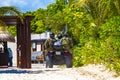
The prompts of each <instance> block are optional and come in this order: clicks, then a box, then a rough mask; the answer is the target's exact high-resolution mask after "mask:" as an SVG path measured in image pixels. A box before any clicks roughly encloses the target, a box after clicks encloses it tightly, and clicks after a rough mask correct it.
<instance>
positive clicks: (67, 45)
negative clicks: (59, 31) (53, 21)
mask: <svg viewBox="0 0 120 80" xmlns="http://www.w3.org/2000/svg"><path fill="white" fill-rule="evenodd" d="M61 43H62V45H63V49H64V50H66V51H69V52H70V53H71V54H73V50H72V47H73V43H72V39H71V38H69V37H68V33H67V32H65V33H64V34H63V37H62V39H61Z"/></svg>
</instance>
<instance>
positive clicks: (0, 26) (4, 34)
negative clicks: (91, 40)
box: [0, 20, 15, 42]
mask: <svg viewBox="0 0 120 80" xmlns="http://www.w3.org/2000/svg"><path fill="white" fill-rule="evenodd" d="M4 41H9V42H15V39H14V37H13V36H12V35H11V34H10V33H9V32H8V31H7V29H6V24H5V23H4V22H3V21H1V20H0V42H4Z"/></svg>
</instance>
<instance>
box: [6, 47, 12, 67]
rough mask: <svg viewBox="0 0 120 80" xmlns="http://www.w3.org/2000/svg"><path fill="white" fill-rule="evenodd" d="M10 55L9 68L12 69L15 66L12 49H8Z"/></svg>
mask: <svg viewBox="0 0 120 80" xmlns="http://www.w3.org/2000/svg"><path fill="white" fill-rule="evenodd" d="M7 50H8V54H9V65H8V66H9V67H12V66H13V62H12V59H13V52H12V50H11V48H8V49H7Z"/></svg>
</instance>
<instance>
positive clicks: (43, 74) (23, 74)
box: [0, 43, 120, 80]
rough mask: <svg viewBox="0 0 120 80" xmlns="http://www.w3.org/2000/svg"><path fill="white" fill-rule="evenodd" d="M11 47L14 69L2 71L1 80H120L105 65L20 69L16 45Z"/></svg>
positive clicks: (37, 65)
mask: <svg viewBox="0 0 120 80" xmlns="http://www.w3.org/2000/svg"><path fill="white" fill-rule="evenodd" d="M9 47H11V48H12V50H13V51H14V59H13V62H14V67H9V68H5V69H0V80H120V77H117V76H116V74H115V73H114V72H111V71H109V70H106V68H105V66H103V65H87V66H83V67H78V68H65V67H63V68H57V67H54V68H45V65H43V64H32V68H31V69H19V68H17V67H16V51H15V50H16V45H15V44H14V43H9Z"/></svg>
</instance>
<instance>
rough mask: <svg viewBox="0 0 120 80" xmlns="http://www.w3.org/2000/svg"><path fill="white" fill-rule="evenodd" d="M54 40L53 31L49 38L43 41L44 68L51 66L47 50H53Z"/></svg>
mask: <svg viewBox="0 0 120 80" xmlns="http://www.w3.org/2000/svg"><path fill="white" fill-rule="evenodd" d="M55 41H56V39H55V35H54V33H52V32H51V33H50V38H49V39H47V40H46V41H45V43H44V46H45V54H46V68H47V67H52V66H50V64H51V56H50V55H49V51H53V50H54V49H53V44H54V42H55Z"/></svg>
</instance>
